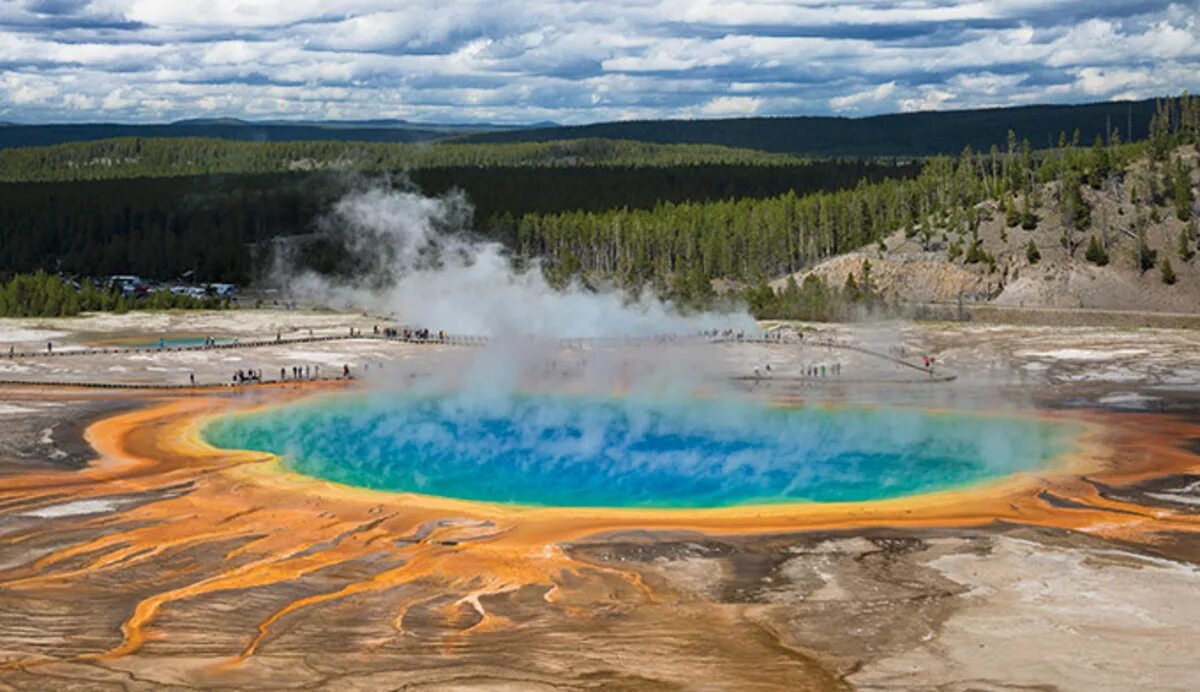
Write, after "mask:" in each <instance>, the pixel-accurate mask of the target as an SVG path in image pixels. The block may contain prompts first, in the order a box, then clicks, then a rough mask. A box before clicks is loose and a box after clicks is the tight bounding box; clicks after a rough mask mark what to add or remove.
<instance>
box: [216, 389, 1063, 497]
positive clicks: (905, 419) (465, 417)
mask: <svg viewBox="0 0 1200 692" xmlns="http://www.w3.org/2000/svg"><path fill="white" fill-rule="evenodd" d="M1078 432H1079V431H1078V429H1077V427H1076V426H1074V425H1069V424H1064V423H1058V422H1052V421H1046V420H1037V419H1033V418H1026V417H1016V416H1011V417H1010V416H1000V415H975V414H960V413H946V412H931V411H922V410H916V409H901V408H813V407H775V406H769V405H765V404H755V403H749V402H746V401H725V400H701V399H690V398H688V399H682V400H670V401H665V400H656V401H639V400H636V399H624V398H596V397H586V396H567V395H557V394H530V395H520V396H513V397H504V398H502V399H499V400H489V401H475V400H472V399H470V398H468V397H465V396H454V395H444V396H422V395H416V394H387V395H383V394H367V395H341V396H331V397H325V398H318V399H315V400H309V401H304V402H297V403H292V404H286V405H282V406H278V407H274V408H267V409H263V410H259V411H256V412H253V413H245V414H235V415H229V416H225V417H221V418H218V419H216V420H214V421H212V422H211V423H209V424H208V425H207V426H206V428H205V430H204V436H205V438H206V440H207V441H208V442H209V443H210V444H212V445H214V446H217V447H222V448H227V449H247V450H257V451H263V452H271V453H274V454H276V455H278V456H279V457H280V458H281V459H282V460H283V463H284V464H285V465H286V466H287V468H289V469H290V470H292V471H295V472H297V473H301V474H305V475H309V476H314V477H318V478H322V479H326V480H330V481H335V482H338V483H343V484H346V485H352V486H360V487H365V488H372V489H377V490H385V491H394V492H411V493H420V494H424V495H434V496H440V497H448V498H457V499H463V500H476V501H483V502H495V503H514V504H521V505H537V506H552V507H643V508H716V507H728V506H734V505H747V504H759V503H785V502H839V501H867V500H878V499H886V498H894V497H899V496H904V495H912V494H918V493H924V492H930V491H935V490H944V489H949V488H955V487H961V486H965V485H970V484H973V483H978V482H981V481H986V480H990V479H996V478H999V477H1002V476H1005V475H1008V474H1013V473H1017V472H1021V471H1029V470H1035V469H1041V468H1046V467H1048V466H1049V465H1051V464H1052V462H1053V460H1054V458H1055V457H1057V456H1059V455H1061V454H1063V453H1064V452H1066V451H1068V450H1069V449H1070V448H1071V447H1072V445H1073V440H1074V439H1075V437H1076V435H1077V434H1078Z"/></svg>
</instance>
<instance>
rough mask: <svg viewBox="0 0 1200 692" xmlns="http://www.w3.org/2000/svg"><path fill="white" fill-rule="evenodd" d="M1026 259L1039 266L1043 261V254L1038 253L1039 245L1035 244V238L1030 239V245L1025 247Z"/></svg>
mask: <svg viewBox="0 0 1200 692" xmlns="http://www.w3.org/2000/svg"><path fill="white" fill-rule="evenodd" d="M1025 259H1027V260H1029V263H1030V264H1037V263H1038V262H1040V261H1041V259H1042V253H1041V252H1038V249H1037V245H1034V244H1033V238H1030V239H1029V244H1028V245H1026V246H1025Z"/></svg>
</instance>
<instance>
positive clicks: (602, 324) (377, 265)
mask: <svg viewBox="0 0 1200 692" xmlns="http://www.w3.org/2000/svg"><path fill="white" fill-rule="evenodd" d="M471 217H472V209H471V205H470V203H469V202H468V200H467V199H466V197H465V196H464V195H462V194H461V193H450V194H447V195H444V196H441V197H426V196H424V195H422V194H420V193H419V192H416V191H414V190H412V189H390V188H389V187H382V186H377V187H372V188H368V189H365V190H360V191H356V192H352V193H350V194H348V195H347V196H345V197H344V198H342V199H341V200H340V201H339V202H338V203H337V204H336V206H335V207H334V209H333V213H332V214H331V215H330V216H329V217H328V218H327V219H326V221H325V231H326V232H327V233H329V234H331V235H334V236H336V237H339V238H340V239H341V241H342V243H343V245H344V247H345V249H346V250H347V252H348V253H349V255H350V257H351V258H352V260H353V263H354V266H355V267H356V272H355V275H354V277H353V278H351V279H349V280H345V281H335V280H331V279H329V278H326V277H323V276H319V275H317V274H314V273H311V272H307V273H301V274H300V275H298V276H294V278H292V279H291V280H290V281H288V282H287V283H289V284H290V285H289V290H290V291H291V293H293V294H294V295H298V296H301V297H305V298H311V299H315V300H319V301H321V302H326V303H330V304H333V305H335V306H337V307H351V306H353V307H359V308H364V309H368V310H372V311H375V312H378V313H383V314H388V315H392V316H394V317H395V318H396V319H397V320H398V321H399V322H401V323H403V324H409V325H414V326H418V327H430V328H432V329H435V330H445V331H446V332H447V333H454V334H478V335H488V336H493V337H513V336H535V337H573V338H595V337H624V336H647V335H652V334H683V333H695V332H698V331H701V330H706V329H712V328H734V329H743V330H753V329H754V328H755V325H754V321H753V320H752V319H751V318H750V316H749V315H747V314H745V313H741V314H733V315H716V314H701V315H688V316H685V315H682V314H681V313H680V311H679V310H677V309H676V308H675V306H673V305H672V304H671V303H669V302H665V301H662V300H659V299H657V298H655V297H653V296H650V295H646V294H643V295H641V296H637V297H636V298H635V299H633V300H630V299H629V297H628V296H626V295H624V294H622V293H620V292H618V291H593V290H590V289H587V288H584V287H583V286H581V285H579V284H578V283H577V282H573V283H572V284H570V285H568V286H567V287H566V288H565V289H563V290H555V289H554V288H552V287H551V286H550V285H549V284H548V283H547V282H546V280H545V278H544V276H543V274H542V272H541V265H540V262H539V261H538V260H536V259H534V260H531V261H529V262H528V263H527V264H526V266H525V267H523V268H520V269H518V268H517V267H515V266H514V263H513V261H512V259H511V258H510V256H509V254H508V252H507V251H506V249H505V248H504V247H503V246H502V245H501V244H500V243H497V242H492V241H488V240H483V239H481V238H479V237H478V236H477V235H475V234H472V233H471V232H470V231H469V229H468V223H469V221H470V219H471ZM286 274H287V275H291V274H292V273H291V272H286Z"/></svg>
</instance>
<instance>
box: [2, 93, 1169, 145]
mask: <svg viewBox="0 0 1200 692" xmlns="http://www.w3.org/2000/svg"><path fill="white" fill-rule="evenodd" d="M1155 109H1156V102H1155V101H1154V100H1145V101H1112V102H1106V103H1089V104H1080V105H1034V106H1013V107H1004V108H985V109H976V110H960V111H926V112H919V113H895V114H889V115H876V116H870V117H864V118H847V117H838V116H795V117H753V118H729V119H717V120H640V121H620V122H606V123H595V124H591V125H555V124H553V123H535V124H533V125H529V126H518V125H499V124H493V123H462V124H457V123H421V122H409V121H406V120H400V119H386V118H382V119H373V120H359V121H355V120H330V121H307V120H294V121H292V120H271V121H246V120H241V119H238V118H197V119H187V120H179V121H176V122H172V123H158V124H145V125H142V124H118V123H78V124H53V125H22V124H4V125H3V126H0V149H6V148H16V147H31V146H47V145H53V144H63V143H67V142H78V141H94V140H100V139H112V138H117V137H208V138H218V139H227V140H238V141H251V142H301V141H352V142H428V141H435V140H439V141H449V142H461V143H511V142H549V141H564V140H565V141H570V140H580V139H609V140H630V141H635V142H646V143H653V144H715V145H721V146H725V147H731V148H737V149H757V150H760V151H767V152H773V153H780V154H792V155H797V156H805V157H874V156H884V157H888V156H895V157H919V156H932V155H937V154H958V153H959V152H961V151H962V150H963V148H964V147H966V146H970V147H972V148H974V149H975V150H977V151H987V150H988V149H989V148H991V147H992V146H993V145H999V146H1003V145H1004V142H1005V140H1006V139H1007V134H1008V131H1009V130H1012V131H1013V132H1015V133H1016V134H1017V137H1018V138H1019V139H1028V140H1029V141H1030V142H1031V143H1032V145H1033V146H1034V148H1038V149H1040V148H1045V147H1049V146H1053V145H1055V144H1056V143H1057V142H1058V138H1059V135H1060V133H1066V134H1067V136H1068V137H1070V136H1072V134H1073V133H1074V132H1075V131H1076V130H1078V131H1079V135H1080V140H1081V143H1082V144H1090V143H1091V142H1092V141H1093V140H1094V139H1095V138H1096V137H1097V136H1106V135H1107V134H1108V130H1109V128H1112V129H1115V130H1117V131H1118V132H1119V133H1120V136H1121V137H1122V139H1127V140H1128V139H1133V140H1140V139H1144V138H1145V137H1146V135H1147V132H1148V130H1149V124H1150V119H1151V117H1153V115H1154V112H1155Z"/></svg>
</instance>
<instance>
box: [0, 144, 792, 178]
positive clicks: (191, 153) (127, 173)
mask: <svg viewBox="0 0 1200 692" xmlns="http://www.w3.org/2000/svg"><path fill="white" fill-rule="evenodd" d="M803 161H804V160H803V159H800V158H797V157H794V156H790V155H787V154H772V153H767V152H762V151H754V150H750V149H735V148H730V147H724V146H718V145H711V144H654V143H648V142H628V141H616V140H603V139H580V140H573V141H565V142H518V143H509V144H466V143H437V144H409V143H400V142H387V143H379V142H339V141H309V142H242V141H232V140H224V139H206V138H197V137H185V138H141V137H124V138H117V139H105V140H99V141H90V142H72V143H68V144H58V145H54V146H47V147H25V148H17V149H5V150H0V182H30V181H65V180H71V181H74V180H111V179H116V178H153V177H164V176H193V175H211V174H233V173H239V174H242V173H288V172H304V171H356V172H367V173H379V172H396V171H404V170H411V169H421V168H458V169H461V168H476V167H477V168H490V167H498V166H499V167H521V166H536V167H554V168H571V167H577V166H618V167H623V168H628V167H645V166H651V167H653V166H665V167H679V166H702V165H720V166H724V165H733V164H737V165H755V166H795V165H797V164H800V163H803Z"/></svg>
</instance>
